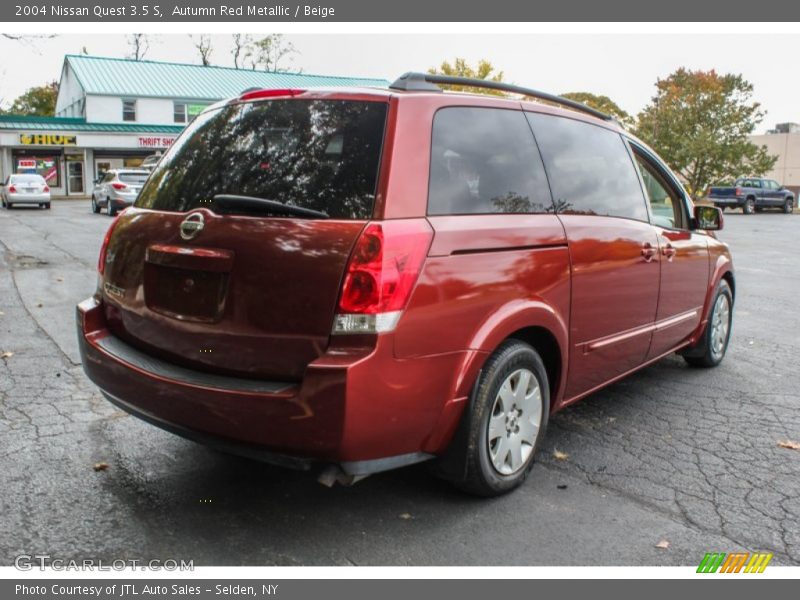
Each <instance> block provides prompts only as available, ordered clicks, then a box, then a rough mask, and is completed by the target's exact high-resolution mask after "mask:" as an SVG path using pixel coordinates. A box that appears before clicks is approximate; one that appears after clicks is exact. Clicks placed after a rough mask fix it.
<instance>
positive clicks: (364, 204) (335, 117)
mask: <svg viewBox="0 0 800 600" xmlns="http://www.w3.org/2000/svg"><path fill="white" fill-rule="evenodd" d="M387 106H388V105H387V104H386V103H383V102H355V101H345V100H273V101H267V102H258V103H241V104H234V105H230V106H225V107H223V108H220V109H217V110H211V111H208V112H205V113H202V114H201V115H199V116H198V117H197V118H196V119H195V120H194V121H193V122H192V124H191V125H190V126H189V127H188V128H187V130H186V131H185V132H184V134H183V135H181V136H180V137H179V138H178V140H177V141H176V142H175V143H174V144H173V145H172V147H171V148H170V149H169V151H168V152H167V154H166V155H165V156H164V158H163V159H162V160H161V161H160V162H159V163H158V166H157V167H156V168H155V170H154V171H153V173H152V175H151V177H150V179H149V180H148V183H147V184H146V185H145V186H144V188H143V189H142V193H141V194H140V195H139V198H138V200H137V201H136V206H138V207H140V208H150V209H155V210H165V211H181V212H182V211H188V210H192V209H194V208H197V207H200V206H204V205H205V206H209V205H210V204H211V203H212V201H213V198H214V196H215V195H217V194H235V195H241V196H253V197H256V198H264V199H267V200H274V201H277V202H281V203H283V204H290V205H294V206H299V207H303V208H309V209H313V210H318V211H322V212H325V213H327V214H328V215H329V216H330V217H331V218H338V219H368V218H370V217H371V216H372V209H373V205H374V202H375V187H376V182H377V177H378V166H379V162H380V155H381V146H382V144H383V132H384V127H385V123H386V111H387Z"/></svg>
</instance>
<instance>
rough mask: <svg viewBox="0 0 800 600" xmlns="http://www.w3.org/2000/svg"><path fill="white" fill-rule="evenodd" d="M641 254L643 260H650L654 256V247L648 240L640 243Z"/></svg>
mask: <svg viewBox="0 0 800 600" xmlns="http://www.w3.org/2000/svg"><path fill="white" fill-rule="evenodd" d="M642 256H643V257H644V262H652V260H653V258H655V256H656V249H655V248H654V247H653V244H651V243H650V242H645V243H644V244H642Z"/></svg>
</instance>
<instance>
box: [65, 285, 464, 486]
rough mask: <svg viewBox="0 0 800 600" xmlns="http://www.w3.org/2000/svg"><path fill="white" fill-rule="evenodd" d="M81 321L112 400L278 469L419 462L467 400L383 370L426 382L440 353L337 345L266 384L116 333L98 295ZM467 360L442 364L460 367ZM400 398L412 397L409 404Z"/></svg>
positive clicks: (80, 311)
mask: <svg viewBox="0 0 800 600" xmlns="http://www.w3.org/2000/svg"><path fill="white" fill-rule="evenodd" d="M77 326H78V342H79V347H80V353H81V358H82V362H83V367H84V370H85V371H86V373H87V375H88V376H89V378H90V379H91V380H92V381H93V382H94V383H95V384H96V385H97V386H98V387H99V388H100V389H101V391H102V392H103V394H104V395H105V396H106V398H108V399H109V400H110V401H111V402H112V403H114V404H115V405H117V406H118V407H120V408H122V409H123V410H125V411H127V412H129V413H131V414H133V415H135V416H137V417H139V418H142V419H143V420H145V421H148V422H150V423H152V424H154V425H157V426H159V427H161V428H163V429H166V430H168V431H171V432H173V433H176V434H178V435H181V436H183V437H187V438H189V439H194V440H196V441H199V442H201V443H204V444H207V445H210V446H217V447H220V448H221V449H224V450H227V451H230V452H232V453H236V454H241V455H245V456H249V457H251V458H256V459H260V460H263V461H265V462H270V463H274V464H278V465H280V466H285V467H294V468H301V469H304V468H308V467H309V466H310V465H311V464H313V463H315V462H322V463H336V464H339V465H341V467H342V469H343V470H344V471H345V473H347V474H350V475H366V474H369V473H373V472H377V471H382V470H387V469H390V468H395V467H398V466H403V465H405V464H411V463H415V462H420V461H422V460H426V459H428V458H431V456H432V453H431V452H432V449H433V448H435V447H436V446H437V445H439V444H441V443H442V442H444V441H446V440H447V439H448V438H449V436H450V435H451V434H452V431H454V429H455V426H456V422H457V420H458V417H459V416H460V411H459V410H454V409H460V408H462V407H463V400H464V399H463V398H459V399H455V400H450V401H448V400H447V397H446V396H447V395H446V394H445V395H444V396H442V394H441V392H440V391H437V390H436V389H434V388H430V389H429V390H428V393H425V389H424V386H422V387H420V386H419V383H417V384H416V388H417V389H416V390H415V391H417V392H419V395H418V396H417V404H415V403H414V402H409V401H408V396H407V395H406V393H407V391H406V390H403V389H402V386H399V385H398V384H397V383H396V382H395V380H394V379H391V378H383V377H381V376H380V375H379V372H380V371H384V369H383V368H382V367H381V363H382V362H384V361H386V360H390V361H392V362H393V364H394V365H397V363H401V368H400V371H401V375H400V376H401V377H405V378H406V379H409V378H411V379H414V380H417V381H419V380H418V379H417V376H419V375H420V374H424V373H425V372H426V371H427V370H428V369H429V368H436V369H437V370H438V369H439V368H441V367H442V366H445V365H444V364H443V358H442V357H432V358H431V359H430V360H426V359H420V360H411V361H409V360H403V361H397V360H396V359H394V357H393V355H392V346H391V345H389V346H388V348H383V349H382V348H381V347H380V346H381V345H380V344H378V345H377V347H357V346H355V347H353V348H352V349H342V348H338V349H336V351H334V352H329V353H327V354H325V355H323V356H322V357H320V358H319V359H318V360H316V361H314V362H313V363H311V364H310V365H309V367H308V368H307V370H306V374H305V376H304V377H303V380H302V381H301V382H280V381H261V380H253V379H243V378H237V377H228V376H221V375H216V374H210V373H204V372H201V371H195V370H192V369H187V368H184V367H181V366H178V365H175V364H172V363H168V362H166V361H162V360H160V359H158V358H156V357H153V356H151V355H149V354H146V353H143V352H141V351H140V350H138V349H136V348H134V347H132V346H130V345H128V344H126V343H125V342H124V341H123V340H121V339H119V338H118V337H116V336H115V335H114V334H113V333H112V332H111V331H109V329H108V327H107V325H106V322H105V316H104V311H103V306H102V304H101V303H100V302H98V301H97V300H96V299H95V298H90V299H88V300H85V301H83V302H81V303H80V304H79V305H78V306H77ZM387 350H388V356H386V354H387V352H386V351H387ZM381 354H383V356H381ZM463 359H464V357H463V356H461V355H458V354H454V355H452V356H450V357H448V358H447V360H446V361H444V362H446V363H452V364H450V365H449V366H450V367H451V368H452V369H453V372H454V371H455V370H456V366H457V363H458V362H459V361H460V360H463ZM403 363H404V364H403ZM403 371H405V373H403ZM426 379H427V380H428V381H433V379H432V378H430V377H426V378H425V379H422V381H425V380H426ZM398 393H399V394H400V396H397V394H398ZM437 394H438V395H439V396H440V398H439V399H437V398H436V395H437ZM395 397H398V398H399V397H405V401H404V402H403V404H404V406H401V407H398V403H397V402H395ZM445 405H447V406H445ZM400 409H402V410H400ZM443 415H444V416H443Z"/></svg>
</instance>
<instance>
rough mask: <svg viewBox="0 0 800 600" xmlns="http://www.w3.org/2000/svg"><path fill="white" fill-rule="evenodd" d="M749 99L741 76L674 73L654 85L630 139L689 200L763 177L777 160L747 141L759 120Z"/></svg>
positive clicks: (760, 113) (748, 85)
mask: <svg viewBox="0 0 800 600" xmlns="http://www.w3.org/2000/svg"><path fill="white" fill-rule="evenodd" d="M752 95H753V86H752V84H751V83H750V82H748V81H746V80H745V79H744V78H743V77H742V76H741V75H734V74H725V75H720V74H718V73H717V72H716V71H714V70H711V71H699V70H698V71H691V70H688V69H684V68H680V69H678V70H677V71H675V72H674V73H672V74H671V75H670V76H669V77H667V78H666V79H659V80H658V81H657V82H656V95H655V97H654V98H653V99H652V102H651V104H649V105H648V106H646V107H645V108H644V110H642V112H641V113H640V114H639V116H638V119H637V126H636V133H637V135H638V136H639V137H640V138H642V139H643V140H644V141H646V142H648V143H649V144H650V145H651V146H653V148H655V149H656V150H657V151H658V152H659V154H661V156H662V157H663V158H664V159H665V160H666V161H667V162H668V163H669V164H670V165H671V166H672V168H673V169H675V170H676V171H677V172H678V173H680V175H681V176H682V177H683V178H684V180H685V181H686V183H687V184H688V187H689V191H690V192H691V193H692V194H693V195H695V196H697V195H698V194H701V193H702V191H703V190H705V189H706V187H707V186H708V185H710V184H713V183H715V182H717V181H718V180H721V179H726V178H735V177H738V176H740V175H753V176H759V175H763V174H765V173H766V172H767V171H769V170H770V169H772V167H773V166H774V165H775V162H776V161H777V159H778V158H777V157H776V156H770V155H769V154H768V152H767V149H766V147H764V146H757V145H755V144H753V143H752V142H750V141H749V140H748V136H749V135H750V134H752V133H753V131H754V130H755V128H756V126H757V125H758V124H759V123H761V121H762V120H763V119H764V115H765V113H764V111H763V110H762V109H761V105H760V104H759V103H758V102H754V101H753V100H752Z"/></svg>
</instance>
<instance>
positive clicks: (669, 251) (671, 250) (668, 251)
mask: <svg viewBox="0 0 800 600" xmlns="http://www.w3.org/2000/svg"><path fill="white" fill-rule="evenodd" d="M676 252H677V250H676V249H675V246H673V245H672V244H669V243H668V244H667V245H666V246H664V247H663V248H662V249H661V253H662V254H663V255H664V256H666V257H667V260H668V261H671V260H672V258H673V257H674V256H675V253H676Z"/></svg>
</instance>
